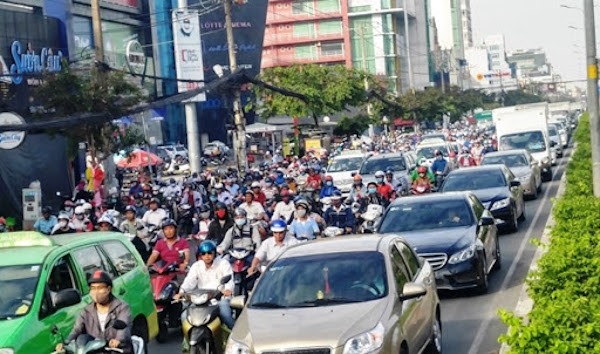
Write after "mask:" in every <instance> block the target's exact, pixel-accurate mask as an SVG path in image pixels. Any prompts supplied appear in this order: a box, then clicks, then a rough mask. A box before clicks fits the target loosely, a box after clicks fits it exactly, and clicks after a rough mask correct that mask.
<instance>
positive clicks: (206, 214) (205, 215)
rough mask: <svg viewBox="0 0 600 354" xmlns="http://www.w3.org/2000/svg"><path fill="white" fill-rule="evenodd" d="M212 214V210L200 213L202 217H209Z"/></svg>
mask: <svg viewBox="0 0 600 354" xmlns="http://www.w3.org/2000/svg"><path fill="white" fill-rule="evenodd" d="M209 216H210V212H206V213H200V217H201V218H202V219H208V217H209Z"/></svg>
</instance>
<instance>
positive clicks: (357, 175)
mask: <svg viewBox="0 0 600 354" xmlns="http://www.w3.org/2000/svg"><path fill="white" fill-rule="evenodd" d="M353 178H354V182H359V181H362V176H361V175H359V174H358V173H357V174H355V175H354V177H353Z"/></svg>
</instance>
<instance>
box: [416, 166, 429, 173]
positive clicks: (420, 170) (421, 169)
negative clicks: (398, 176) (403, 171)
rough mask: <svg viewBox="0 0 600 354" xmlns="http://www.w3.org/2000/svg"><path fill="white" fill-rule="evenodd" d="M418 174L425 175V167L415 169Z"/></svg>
mask: <svg viewBox="0 0 600 354" xmlns="http://www.w3.org/2000/svg"><path fill="white" fill-rule="evenodd" d="M417 172H418V173H427V167H425V166H419V168H418V169H417Z"/></svg>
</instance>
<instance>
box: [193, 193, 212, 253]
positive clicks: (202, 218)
mask: <svg viewBox="0 0 600 354" xmlns="http://www.w3.org/2000/svg"><path fill="white" fill-rule="evenodd" d="M211 214H212V213H211V210H210V207H209V206H208V205H207V204H202V205H201V206H200V208H198V232H197V233H196V236H195V238H196V240H198V241H200V242H202V241H204V240H205V239H206V236H207V235H208V230H209V226H210V224H211V222H212V221H213V219H212V215H211ZM192 258H193V257H192Z"/></svg>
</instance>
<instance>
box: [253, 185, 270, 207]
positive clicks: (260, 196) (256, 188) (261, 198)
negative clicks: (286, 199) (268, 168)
mask: <svg viewBox="0 0 600 354" xmlns="http://www.w3.org/2000/svg"><path fill="white" fill-rule="evenodd" d="M250 188H251V189H252V192H254V200H255V201H257V202H258V203H260V205H262V206H264V205H265V202H266V201H267V196H266V195H265V193H264V192H263V191H262V190H261V187H260V183H259V182H257V181H255V182H252V184H251V185H250Z"/></svg>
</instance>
